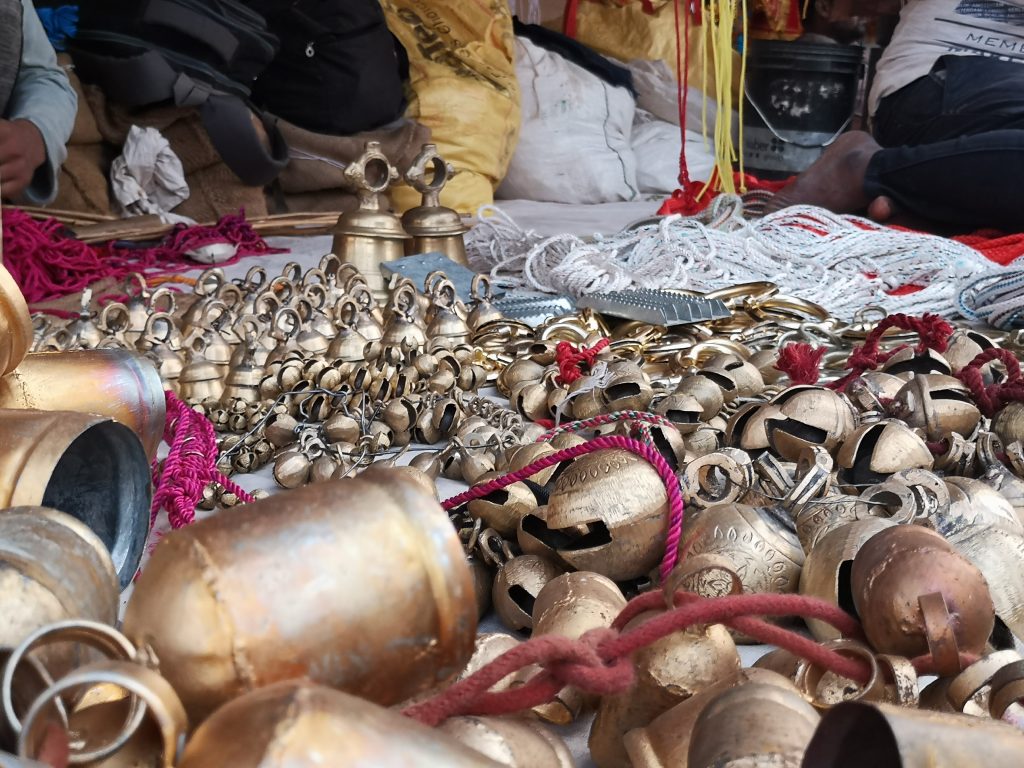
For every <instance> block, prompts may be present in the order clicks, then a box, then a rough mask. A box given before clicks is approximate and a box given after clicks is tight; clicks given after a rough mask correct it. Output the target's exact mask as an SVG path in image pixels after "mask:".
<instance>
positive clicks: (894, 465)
mask: <svg viewBox="0 0 1024 768" xmlns="http://www.w3.org/2000/svg"><path fill="white" fill-rule="evenodd" d="M836 464H837V465H838V466H839V482H840V484H841V485H844V486H846V487H848V488H852V489H853V490H854V492H857V491H858V488H863V487H864V486H867V485H874V484H875V483H880V482H882V481H883V480H885V479H886V478H887V477H888V476H889V475H892V474H895V473H896V472H899V471H900V470H903V469H915V468H919V469H931V468H932V464H933V459H932V452H931V451H929V450H928V446H927V444H926V443H925V442H924V440H922V439H921V438H920V437H919V436H918V435H917V434H916V433H915V432H914V431H912V430H911V429H910V427H908V426H907V425H906V424H904V423H903V422H901V421H895V420H885V421H876V422H874V423H873V424H865V425H863V426H861V427H860V428H858V429H856V430H854V431H853V433H851V434H850V435H849V437H847V438H846V440H844V441H843V445H842V448H840V450H839V453H838V454H837V456H836Z"/></svg>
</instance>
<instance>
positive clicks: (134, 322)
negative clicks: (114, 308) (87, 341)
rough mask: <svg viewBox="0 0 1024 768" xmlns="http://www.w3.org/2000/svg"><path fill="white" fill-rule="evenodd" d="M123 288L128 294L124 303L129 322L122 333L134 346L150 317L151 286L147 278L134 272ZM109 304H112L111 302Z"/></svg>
mask: <svg viewBox="0 0 1024 768" xmlns="http://www.w3.org/2000/svg"><path fill="white" fill-rule="evenodd" d="M121 290H122V291H124V293H125V294H126V295H127V297H128V298H127V301H126V302H125V303H124V304H122V305H121V306H123V307H124V308H125V310H126V311H127V315H128V316H127V318H126V319H127V322H126V323H125V326H124V329H123V331H122V334H123V336H124V339H125V341H126V342H127V343H128V344H129V345H131V346H134V345H135V342H136V341H138V339H139V337H140V336H141V335H142V334H143V333H144V332H145V330H146V320H148V319H149V300H150V295H151V294H150V292H149V286H148V285H147V284H146V278H144V277H143V276H142V275H140V274H139V273H137V272H133V273H132V274H130V275H128V277H126V278H125V280H124V282H123V284H122V286H121ZM107 306H110V305H109V304H108V305H107Z"/></svg>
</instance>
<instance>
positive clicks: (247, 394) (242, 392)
mask: <svg viewBox="0 0 1024 768" xmlns="http://www.w3.org/2000/svg"><path fill="white" fill-rule="evenodd" d="M256 347H257V343H256V339H255V337H250V338H249V339H247V340H246V341H245V343H244V345H243V349H244V350H245V355H244V357H243V358H242V359H241V360H240V361H239V362H238V363H237V364H235V365H232V366H231V370H230V371H228V375H227V379H226V380H225V382H224V393H223V394H222V395H221V403H222V404H223V405H224V406H225V407H226V406H228V405H230V404H231V401H232V400H241V401H243V402H246V403H258V402H260V381H262V380H263V376H264V371H263V369H262V368H261V367H259V366H258V365H256Z"/></svg>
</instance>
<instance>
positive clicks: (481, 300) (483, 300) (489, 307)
mask: <svg viewBox="0 0 1024 768" xmlns="http://www.w3.org/2000/svg"><path fill="white" fill-rule="evenodd" d="M470 291H471V293H472V296H473V309H472V310H471V311H470V313H469V317H467V318H466V324H467V325H468V326H469V327H470V328H471V329H472V330H474V331H475V330H477V329H478V328H480V327H481V326H482V325H484V324H485V323H491V322H494V321H495V320H501V319H502V318H503V317H504V315H503V314H502V313H501V311H500V310H499V309H498V308H497V307H495V306H494V304H492V303H491V302H492V300H493V299H494V295H493V294H492V293H491V279H490V278H489V277H487V275H482V274H481V275H474V277H473V283H472V286H471V289H470Z"/></svg>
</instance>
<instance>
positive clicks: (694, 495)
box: [680, 448, 754, 522]
mask: <svg viewBox="0 0 1024 768" xmlns="http://www.w3.org/2000/svg"><path fill="white" fill-rule="evenodd" d="M680 474H681V477H680V481H681V485H682V491H683V497H684V499H685V500H686V503H687V506H692V507H693V508H695V509H694V510H693V512H691V514H690V515H687V519H688V520H689V521H690V522H695V518H696V517H697V516H698V515H699V514H702V511H703V510H706V509H708V508H709V507H713V506H716V505H719V504H734V503H736V502H741V501H743V500H744V499H745V498H746V496H747V494H748V493H749V492H750V491H751V490H752V488H753V485H754V469H753V465H752V464H751V462H750V457H749V456H748V455H747V454H746V453H744V452H743V451H740V450H738V449H736V448H723V449H722V450H720V451H714V452H711V453H707V454H704V455H703V456H700V457H697V458H695V459H693V460H692V461H690V462H689V463H688V464H687V465H686V466H685V468H684V469H683V470H682V472H681V473H680ZM694 512H695V513H696V514H694Z"/></svg>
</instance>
